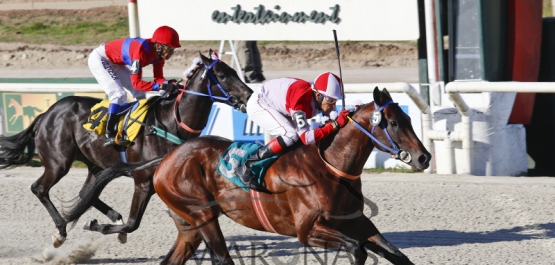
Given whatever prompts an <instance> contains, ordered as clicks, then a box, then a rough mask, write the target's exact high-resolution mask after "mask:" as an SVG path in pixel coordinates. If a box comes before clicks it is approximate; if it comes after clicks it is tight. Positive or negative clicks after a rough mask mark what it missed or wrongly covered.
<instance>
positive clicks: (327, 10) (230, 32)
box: [138, 0, 419, 41]
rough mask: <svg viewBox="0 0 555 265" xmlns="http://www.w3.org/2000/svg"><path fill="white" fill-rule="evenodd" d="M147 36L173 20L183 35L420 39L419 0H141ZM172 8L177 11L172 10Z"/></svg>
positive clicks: (196, 37) (198, 37) (185, 37)
mask: <svg viewBox="0 0 555 265" xmlns="http://www.w3.org/2000/svg"><path fill="white" fill-rule="evenodd" d="M138 10H139V27H140V35H141V37H143V38H150V37H151V36H152V33H153V32H154V30H155V29H156V28H157V27H159V26H162V25H168V26H171V27H173V28H175V29H176V30H177V31H178V32H179V37H180V38H181V40H301V41H317V40H326V41H328V40H330V39H331V40H333V35H332V33H331V32H332V30H333V29H335V30H337V32H338V35H339V38H340V40H353V41H372V40H375V41H380V40H381V41H384V40H416V39H418V37H419V31H418V10H417V1H414V0H387V1H385V0H336V1H329V0H319V1H307V0H304V1H303V0H300V1H299V0H281V1H246V0H212V1H188V0H165V1H163V2H160V1H139V2H138ZM170 10H171V11H170Z"/></svg>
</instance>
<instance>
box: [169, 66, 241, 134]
mask: <svg viewBox="0 0 555 265" xmlns="http://www.w3.org/2000/svg"><path fill="white" fill-rule="evenodd" d="M218 62H220V60H219V59H217V60H214V61H213V62H212V63H211V64H210V65H209V66H207V65H206V64H203V65H204V68H205V70H204V72H203V73H202V76H201V77H200V78H201V80H202V79H204V78H206V74H208V80H207V82H206V88H207V90H208V94H205V93H201V92H197V91H191V90H185V89H179V92H181V93H179V95H178V96H177V98H176V100H175V106H174V117H175V120H176V121H177V124H179V126H181V128H183V129H185V130H186V131H188V132H190V133H195V134H199V133H201V132H202V130H203V129H204V128H202V129H200V130H195V129H192V128H191V127H189V126H187V125H186V124H185V123H183V122H182V121H181V119H180V118H179V117H180V116H179V115H178V114H179V102H180V101H181V98H182V97H183V94H185V93H188V94H192V95H197V96H203V97H209V98H210V100H212V102H214V101H215V99H217V100H221V101H228V102H231V99H234V98H235V97H233V96H231V95H229V93H228V92H227V91H226V90H225V89H224V88H223V87H222V85H221V84H220V82H219V81H218V79H216V77H215V76H214V73H213V70H212V68H214V65H216V63H218ZM197 71H198V69H197ZM210 81H212V82H214V83H215V84H216V86H218V88H219V89H220V91H221V92H222V94H224V96H225V97H219V96H214V95H212V89H211V86H212V85H211V82H210ZM232 106H235V104H232Z"/></svg>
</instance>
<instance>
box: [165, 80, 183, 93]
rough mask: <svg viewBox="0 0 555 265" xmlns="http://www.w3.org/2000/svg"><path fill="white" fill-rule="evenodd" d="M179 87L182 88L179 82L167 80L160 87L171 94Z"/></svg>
mask: <svg viewBox="0 0 555 265" xmlns="http://www.w3.org/2000/svg"><path fill="white" fill-rule="evenodd" d="M180 88H183V86H182V85H180V84H177V83H169V82H168V83H167V84H162V88H161V89H162V90H164V91H166V93H169V94H171V93H173V92H175V91H176V90H178V89H180Z"/></svg>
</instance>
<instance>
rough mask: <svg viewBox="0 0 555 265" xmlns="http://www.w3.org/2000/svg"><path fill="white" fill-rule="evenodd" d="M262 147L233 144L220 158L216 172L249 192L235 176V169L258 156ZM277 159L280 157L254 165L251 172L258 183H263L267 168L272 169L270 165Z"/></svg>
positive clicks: (249, 144)
mask: <svg viewBox="0 0 555 265" xmlns="http://www.w3.org/2000/svg"><path fill="white" fill-rule="evenodd" d="M260 147H262V146H261V145H258V144H252V143H241V142H235V143H232V144H231V145H230V146H229V147H228V148H227V149H226V150H225V152H224V154H223V155H222V157H220V162H219V163H218V168H217V169H216V172H218V173H219V174H221V175H222V176H224V177H226V178H227V179H228V180H230V181H231V182H233V183H235V185H237V186H239V187H240V188H242V189H243V190H244V191H246V192H249V188H248V187H246V186H245V185H244V184H243V182H241V180H240V179H239V177H237V175H235V169H236V168H238V167H240V166H242V165H243V164H245V162H246V161H247V159H248V158H249V157H251V156H252V155H254V154H256V152H257V151H258V149H260ZM277 158H278V155H275V156H272V157H269V158H266V159H262V160H260V161H257V162H256V163H254V164H252V167H251V171H252V173H253V176H255V177H256V178H257V181H258V183H262V181H263V180H264V175H265V174H266V170H267V168H268V167H270V165H271V164H272V163H274V161H276V159H277Z"/></svg>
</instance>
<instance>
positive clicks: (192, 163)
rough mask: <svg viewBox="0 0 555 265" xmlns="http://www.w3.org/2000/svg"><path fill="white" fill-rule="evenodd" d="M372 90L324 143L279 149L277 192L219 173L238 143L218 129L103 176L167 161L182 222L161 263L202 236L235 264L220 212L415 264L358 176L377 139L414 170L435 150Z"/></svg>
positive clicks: (164, 176) (314, 243)
mask: <svg viewBox="0 0 555 265" xmlns="http://www.w3.org/2000/svg"><path fill="white" fill-rule="evenodd" d="M373 96H374V103H370V104H366V105H362V106H360V107H359V108H358V109H357V110H356V111H354V112H353V113H351V114H352V122H350V123H348V124H347V125H346V126H345V127H344V128H342V129H340V130H339V131H337V132H336V133H334V134H332V135H330V136H329V137H327V138H325V139H324V140H322V141H321V142H320V143H319V144H317V145H316V144H314V145H308V146H301V147H298V148H294V149H292V150H290V151H288V152H286V153H284V154H283V155H281V156H280V157H279V158H278V159H277V160H276V161H275V162H274V163H273V164H272V165H271V166H270V167H269V168H268V170H267V173H266V175H265V177H264V182H265V183H266V187H267V188H268V189H269V190H270V191H272V192H273V194H265V193H258V192H253V191H251V194H250V195H249V193H246V192H245V191H244V190H243V189H241V188H238V187H237V186H236V185H235V184H233V183H232V182H231V181H229V180H226V178H225V177H224V176H222V175H220V174H219V173H217V172H216V169H217V167H218V162H219V160H220V157H221V156H222V154H223V153H224V151H225V150H226V149H227V148H228V147H229V146H230V144H231V143H232V142H231V141H230V140H227V139H224V138H219V137H214V136H205V137H199V138H195V139H192V140H190V141H188V142H186V143H184V144H183V145H180V146H179V147H177V148H176V149H174V150H173V151H171V152H170V153H168V154H167V155H166V156H165V157H163V158H162V157H161V158H157V159H153V160H151V161H147V162H142V163H135V164H134V165H129V164H125V165H119V166H116V167H114V168H112V169H110V170H112V171H113V172H108V171H109V170H106V171H105V172H103V177H102V178H106V179H113V178H116V176H117V175H119V174H120V173H121V172H124V171H125V170H134V169H140V168H142V167H150V166H152V165H157V164H159V166H158V167H157V169H156V172H155V173H154V189H155V190H156V193H157V194H158V196H159V197H160V199H162V201H163V202H164V203H165V204H166V205H167V206H168V208H169V209H170V213H171V214H170V215H173V217H174V218H173V220H174V223H175V225H176V226H177V229H178V236H177V240H176V241H175V243H174V245H173V247H172V248H171V250H170V251H169V253H168V254H167V255H166V256H165V258H164V260H163V261H162V263H163V264H183V263H185V262H186V261H187V260H188V259H189V258H191V256H192V255H193V254H194V253H195V251H196V249H197V248H198V246H199V244H200V243H201V241H204V242H205V244H206V247H207V248H208V249H209V250H210V254H211V257H212V262H213V264H234V263H233V260H232V259H231V258H230V254H229V252H228V250H227V247H226V243H225V239H224V236H223V233H222V231H221V229H220V226H219V223H218V216H219V215H220V214H225V215H226V216H228V217H229V218H230V219H232V220H233V221H235V222H237V223H239V224H241V225H243V226H246V227H249V228H252V229H255V230H260V231H267V232H271V233H277V234H281V235H286V236H295V237H297V238H298V240H299V241H300V242H301V243H302V244H304V245H308V246H311V247H322V248H330V249H338V248H343V247H345V248H346V250H347V251H348V252H349V253H351V254H352V255H353V256H354V258H355V263H356V264H364V262H365V260H366V259H367V256H368V254H367V252H366V250H365V249H368V250H371V251H373V252H375V253H377V254H378V255H380V256H382V257H384V258H386V259H387V260H389V261H390V262H392V263H394V264H412V262H411V261H410V260H409V259H408V257H407V256H405V255H404V254H403V253H402V252H401V251H399V250H398V249H397V248H396V247H394V246H393V245H392V244H390V243H389V242H388V241H387V240H386V239H385V238H384V237H383V236H382V234H381V233H380V232H379V231H378V229H377V228H376V226H375V225H374V224H373V223H372V221H371V220H370V219H369V218H368V217H366V216H365V215H364V214H363V208H364V207H363V206H364V204H363V196H362V191H361V186H362V183H361V180H360V175H361V174H362V170H363V166H364V163H365V162H366V161H367V160H368V157H369V156H370V153H371V152H372V150H373V149H374V147H376V148H377V149H379V150H381V151H385V152H388V153H391V154H392V155H393V156H395V157H397V158H398V159H400V160H402V161H403V162H405V163H407V164H408V165H410V166H411V168H412V169H413V170H414V171H422V170H424V169H426V168H428V166H429V161H430V158H431V155H430V153H429V152H428V151H427V150H426V148H425V147H424V146H423V145H422V143H421V141H420V140H419V139H418V137H417V136H416V134H415V133H414V130H413V128H412V125H411V122H410V118H409V116H408V115H406V114H405V113H404V112H403V111H402V109H401V108H400V107H399V106H398V105H397V104H396V103H392V99H391V96H390V94H389V92H388V91H387V89H383V91H380V90H379V89H378V88H375V89H374V92H373ZM373 124H374V125H373ZM118 167H119V168H118ZM118 170H120V171H121V172H119V173H118V172H117V171H118ZM104 175H105V176H104ZM110 175H111V176H110ZM176 216H178V217H179V218H177V217H176ZM179 220H182V221H179Z"/></svg>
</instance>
